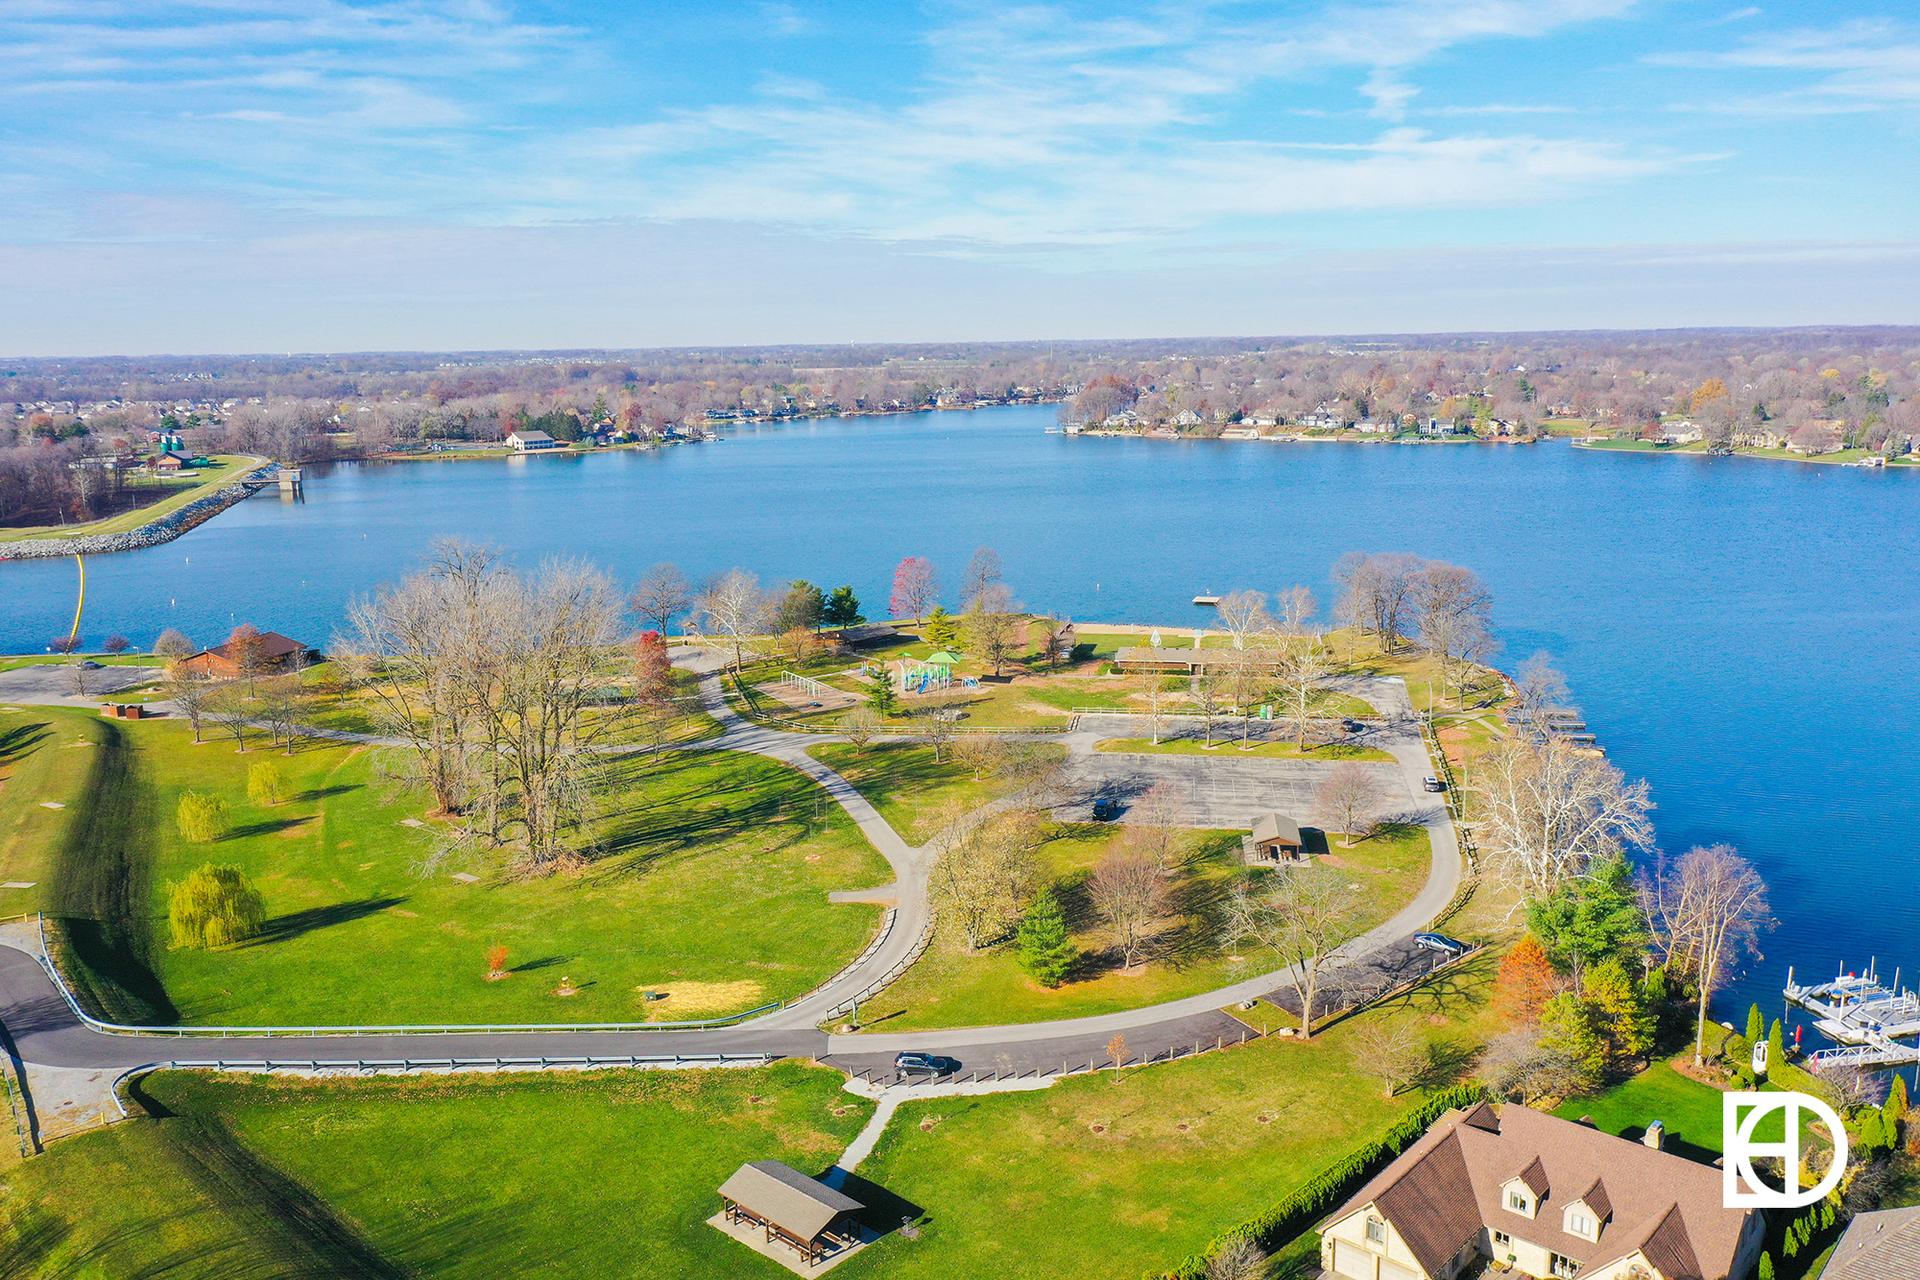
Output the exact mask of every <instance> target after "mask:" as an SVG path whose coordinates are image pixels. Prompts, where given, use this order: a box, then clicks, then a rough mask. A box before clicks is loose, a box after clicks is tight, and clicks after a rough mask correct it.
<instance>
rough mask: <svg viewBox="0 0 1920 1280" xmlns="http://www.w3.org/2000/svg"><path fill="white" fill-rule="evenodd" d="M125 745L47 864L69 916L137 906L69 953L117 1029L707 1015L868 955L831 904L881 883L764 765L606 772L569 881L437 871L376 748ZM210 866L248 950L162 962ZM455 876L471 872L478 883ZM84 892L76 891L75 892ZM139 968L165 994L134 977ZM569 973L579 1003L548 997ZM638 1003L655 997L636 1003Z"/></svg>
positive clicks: (710, 758) (154, 739)
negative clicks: (120, 888) (494, 965)
mask: <svg viewBox="0 0 1920 1280" xmlns="http://www.w3.org/2000/svg"><path fill="white" fill-rule="evenodd" d="M101 728H102V730H103V731H104V732H106V733H108V734H110V735H112V734H115V733H117V735H118V740H119V741H121V742H123V743H124V744H126V749H125V750H124V751H119V752H118V753H117V754H114V755H112V756H111V759H112V760H113V761H114V765H113V767H112V768H111V769H108V770H106V771H104V773H103V775H102V776H99V777H96V778H94V779H92V780H91V782H90V786H91V788H92V791H91V804H90V805H89V806H88V808H89V810H90V815H89V816H90V822H89V825H88V826H87V827H86V828H85V830H84V831H76V837H80V836H83V837H84V838H75V839H73V840H70V841H68V843H67V847H66V849H65V851H64V852H63V853H62V854H61V855H59V857H57V858H56V863H57V864H58V865H59V866H60V867H61V868H62V871H61V875H62V877H63V878H64V879H66V880H68V881H70V882H71V883H69V884H65V885H63V886H62V894H63V898H62V901H63V903H64V904H65V905H64V911H65V913H67V914H73V915H79V916H83V917H94V918H99V917H102V916H110V915H111V914H112V911H113V908H114V904H115V902H116V898H115V895H114V893H113V891H112V886H113V885H114V884H116V883H118V882H119V881H120V880H121V879H126V880H127V881H128V882H129V883H131V885H132V886H133V888H132V890H131V891H130V896H131V899H132V901H131V904H130V905H129V906H128V907H127V908H126V909H125V911H124V918H123V919H120V920H119V921H117V922H116V924H115V926H114V927H115V928H117V929H118V930H119V936H118V937H117V938H116V942H117V943H118V944H119V945H117V946H115V947H108V948H104V949H103V948H91V949H90V948H89V947H88V946H87V945H86V941H87V938H86V931H85V930H84V929H78V930H76V933H75V939H76V941H75V946H74V947H73V959H75V960H76V961H78V962H79V963H78V964H77V965H76V966H75V967H76V968H78V969H80V970H81V971H82V973H81V975H80V976H82V977H85V971H87V970H92V971H93V972H94V973H95V974H96V976H98V977H99V978H100V979H102V980H101V981H98V982H96V983H92V984H89V985H91V986H92V987H93V988H94V993H95V996H96V998H97V999H99V1000H100V1001H101V1002H102V1003H104V1004H108V1005H109V1006H110V1007H111V1006H113V1005H114V1004H115V1003H116V998H115V995H114V992H115V990H116V989H121V990H125V991H133V992H136V993H137V992H139V991H141V990H146V992H147V996H148V998H147V999H146V1001H145V1004H146V1007H145V1008H142V1007H141V1006H140V1004H139V1002H138V1001H126V1002H121V1003H120V1004H119V1007H117V1008H114V1009H113V1012H115V1014H116V1016H121V1017H127V1016H136V1017H141V1016H145V1017H151V1016H178V1017H182V1018H185V1019H187V1020H189V1021H196V1022H205V1023H221V1024H256V1023H262V1022H273V1023H291V1024H306V1023H343V1022H377V1023H396V1022H488V1021H500V1022H550V1021H551V1022H563V1021H585V1022H601V1021H632V1020H636V1019H642V1018H648V1017H651V1018H655V1019H671V1018H699V1017H707V1016H712V1015H716V1014H723V1013H732V1012H737V1011H740V1010H743V1009H748V1008H753V1007H756V1006H758V1005H760V1004H763V1003H766V1002H768V1001H772V1000H779V999H790V998H793V997H795V996H798V995H801V994H803V993H804V992H806V991H807V990H809V989H810V988H811V987H813V986H814V985H815V984H816V983H818V982H819V981H821V980H822V979H824V978H826V977H827V976H829V975H830V974H831V973H832V972H833V971H834V970H835V969H837V968H838V967H839V966H840V965H841V964H843V963H844V962H845V961H846V960H847V959H848V958H850V957H851V956H852V955H853V954H855V953H856V952H858V951H859V949H860V948H861V947H862V946H864V945H865V943H866V941H867V939H868V938H869V936H870V935H871V932H872V930H873V928H874V926H875V924H876V922H877V915H878V912H877V909H876V908H874V907H872V906H861V905H834V904H831V903H829V902H828V901H827V894H828V893H829V892H831V891H833V890H838V889H853V888H862V887H866V886H870V885H873V884H878V883H881V882H883V881H885V880H886V878H887V876H888V871H887V868H886V866H885V863H884V862H883V861H882V860H881V859H880V857H879V855H878V854H876V853H875V852H874V851H873V849H872V847H871V846H870V845H869V844H868V843H867V841H866V839H865V837H863V836H861V835H860V833H859V831H858V830H857V828H855V827H854V826H853V824H852V823H851V821H850V820H848V819H847V818H846V816H845V814H844V813H842V811H841V810H840V808H839V807H838V806H837V805H835V804H834V803H833V802H832V801H831V800H829V799H827V797H826V794H825V792H823V791H821V790H820V789H819V788H818V787H816V786H815V785H814V784H813V783H812V782H811V781H809V780H808V779H807V778H806V777H805V776H804V775H803V774H801V773H799V772H798V771H796V770H793V769H789V768H787V767H786V766H784V765H780V764H777V763H775V762H773V761H769V760H765V759H762V758H759V757H753V756H744V755H738V754H734V753H721V752H685V753H673V754H671V755H668V756H664V757H658V758H647V759H640V758H634V759H628V760H623V761H619V762H615V763H613V764H612V765H610V766H609V768H610V781H611V787H610V790H609V792H608V794H607V796H606V807H605V812H604V814H603V816H602V817H601V818H600V820H599V821H598V822H597V824H596V828H595V833H596V835H597V836H598V837H599V841H600V847H599V850H598V852H597V854H596V855H595V856H594V859H593V861H592V862H591V863H590V864H589V865H588V867H587V868H586V869H585V870H584V871H582V872H580V873H579V874H576V875H564V874H563V875H557V876H552V877H547V878H540V879H525V878H516V877H514V876H512V875H510V874H509V873H508V872H507V871H506V870H505V867H504V865H503V863H504V859H503V857H502V855H499V854H468V855H463V856H459V857H456V858H454V859H452V860H450V861H447V862H445V863H444V864H441V865H431V864H430V861H429V858H428V855H429V853H430V851H431V849H432V847H433V839H432V833H431V831H430V830H429V829H428V828H426V827H424V826H409V825H407V824H408V822H410V821H417V819H416V817H415V815H417V814H419V813H420V811H421V802H420V800H419V799H418V797H416V796H396V795H393V794H392V793H391V789H390V787H389V786H388V785H387V784H385V783H383V782H381V781H380V780H378V779H377V778H376V776H375V768H374V759H373V756H374V754H375V753H374V752H373V751H372V750H370V749H368V748H364V747H347V746H340V745H334V744H323V743H320V742H318V741H313V740H309V741H306V742H304V743H303V744H302V746H301V749H300V750H299V751H297V752H296V753H295V754H294V755H292V756H291V757H289V756H285V755H283V754H280V753H277V752H270V751H267V750H265V749H264V743H262V747H261V748H259V749H255V750H252V751H248V752H247V753H246V754H244V755H242V754H239V753H236V752H235V751H234V749H233V744H232V742H231V740H230V739H226V740H219V741H215V740H212V739H211V738H210V739H209V740H208V741H207V742H206V743H205V744H203V745H200V746H195V745H194V744H193V742H192V739H191V735H190V734H189V733H188V732H187V730H186V728H185V726H184V725H182V724H179V723H173V722H165V721H157V722H150V723H142V724H132V725H118V726H112V725H108V724H105V723H104V722H103V723H102V726H101ZM263 760H271V761H273V762H274V763H275V764H277V765H278V766H279V767H281V768H282V769H283V770H285V771H286V775H287V784H288V795H289V797H290V798H289V799H287V800H285V801H284V802H282V803H281V804H279V805H276V806H272V807H261V806H256V805H254V804H252V803H250V802H249V801H248V800H247V797H246V777H247V770H248V768H249V767H250V766H251V765H253V764H254V763H255V762H256V761H263ZM188 790H196V791H201V792H207V793H211V794H217V795H220V796H223V797H225V798H226V799H227V801H228V803H229V805H230V807H231V810H232V817H233V823H234V829H233V832H232V834H230V835H229V836H227V837H226V838H224V839H222V840H219V841H217V842H215V843H213V844H211V845H191V844H188V843H187V842H185V841H184V840H183V839H182V838H181V837H180V835H179V832H178V831H177V829H176V827H175V825H174V820H173V814H174V809H175V806H176V804H177V802H178V799H179V797H180V795H181V794H182V793H183V792H185V791H188ZM204 862H224V863H233V864H235V865H238V866H240V867H241V868H242V869H243V870H244V871H245V872H246V874H247V875H248V877H249V878H250V879H251V880H252V881H253V882H254V884H255V885H256V886H257V887H258V888H259V889H260V891H261V893H262V894H263V896H264V897H265V899H266V903H267V912H268V916H269V922H268V928H267V932H266V934H265V936H264V937H263V939H262V940H259V941H256V942H253V943H249V944H247V945H244V946H241V947H238V948H234V949H230V950H225V951H218V952H203V951H193V950H180V951H172V950H168V949H167V948H166V945H165V936H164V930H165V922H164V915H165V911H166V895H167V889H168V885H169V884H170V883H171V882H174V881H177V880H179V879H181V878H182V877H184V876H185V874H186V873H187V872H188V871H189V870H191V869H192V868H194V867H196V866H199V865H200V864H202V863H204ZM455 873H460V874H462V875H468V876H477V877H478V879H477V880H474V881H472V882H464V881H462V880H458V879H455V878H454V875H455ZM90 883H91V884H94V885H95V886H96V887H95V888H92V889H89V888H88V887H87V886H88V885H89V884H90ZM494 943H499V944H502V945H505V946H506V947H507V948H508V950H509V967H510V968H512V969H513V973H512V976H511V977H509V978H508V979H506V980H504V981H499V982H488V981H486V980H485V977H484V973H485V969H486V963H485V959H484V957H485V953H486V950H487V948H488V947H489V946H490V945H492V944H494ZM141 965H145V966H149V967H150V968H151V970H152V973H153V975H154V976H157V979H158V983H157V985H158V987H160V988H162V989H164V993H165V994H164V1000H162V999H158V998H154V997H153V992H152V989H153V987H154V986H155V983H154V982H153V981H152V980H151V979H149V978H147V977H146V976H145V975H143V974H142V973H141V972H139V968H140V966H141ZM562 977H566V978H570V979H571V980H572V982H573V985H574V986H575V987H577V988H579V993H578V994H577V995H573V996H559V995H555V994H553V993H554V991H555V989H556V988H557V987H559V986H560V985H561V984H560V979H561V978H562ZM646 990H665V991H667V992H669V993H670V998H669V999H666V1000H659V1001H647V1000H644V999H643V998H642V992H644V991H646Z"/></svg>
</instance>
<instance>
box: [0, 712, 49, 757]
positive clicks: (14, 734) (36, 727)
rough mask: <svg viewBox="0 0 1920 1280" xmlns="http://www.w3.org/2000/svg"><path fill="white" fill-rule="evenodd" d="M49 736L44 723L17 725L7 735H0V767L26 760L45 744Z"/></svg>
mask: <svg viewBox="0 0 1920 1280" xmlns="http://www.w3.org/2000/svg"><path fill="white" fill-rule="evenodd" d="M48 736H49V730H48V726H47V725H46V724H45V723H44V722H36V723H33V724H17V725H15V726H14V727H13V728H11V729H8V730H7V731H6V732H5V733H0V765H7V764H12V763H14V762H15V761H16V760H24V759H25V758H26V757H27V756H28V755H29V754H31V753H32V751H33V749H34V748H35V747H38V746H39V745H40V744H41V743H42V742H45V741H46V740H47V738H48Z"/></svg>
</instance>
